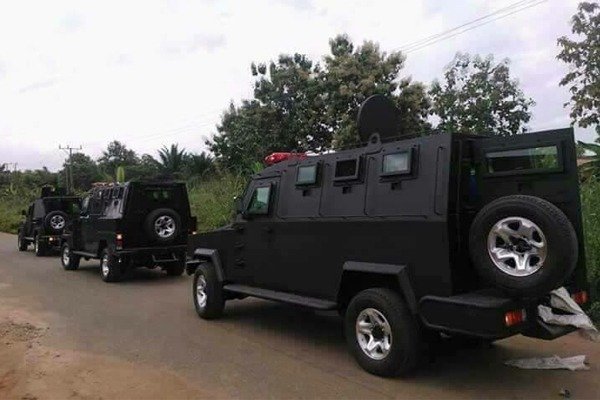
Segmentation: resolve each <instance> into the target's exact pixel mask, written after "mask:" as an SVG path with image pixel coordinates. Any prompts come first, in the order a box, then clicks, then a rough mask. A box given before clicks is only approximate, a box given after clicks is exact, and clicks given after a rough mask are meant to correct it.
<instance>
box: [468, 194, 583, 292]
mask: <svg viewBox="0 0 600 400" xmlns="http://www.w3.org/2000/svg"><path fill="white" fill-rule="evenodd" d="M578 250H579V249H578V241H577V235H576V234H575V230H574V229H573V226H572V225H571V222H570V221H569V219H568V218H567V216H566V215H565V214H564V213H563V212H562V211H561V210H560V209H559V208H558V207H556V206H555V205H553V204H552V203H550V202H548V201H546V200H543V199H540V198H538V197H533V196H522V195H516V196H506V197H501V198H499V199H497V200H494V201H492V202H491V203H489V204H488V205H486V206H485V207H484V208H483V209H481V211H479V213H478V214H477V216H476V217H475V219H474V220H473V224H472V225H471V228H470V232H469V251H470V253H471V259H472V261H473V265H474V267H475V269H476V270H477V272H478V274H479V276H481V278H482V279H483V280H484V281H486V282H488V283H489V284H491V285H493V286H496V287H498V288H500V289H502V290H503V291H505V292H507V293H508V294H511V295H515V296H526V297H537V296H541V295H544V294H546V293H548V292H550V291H551V290H553V289H556V288H557V287H559V286H561V285H562V284H563V283H564V281H565V280H566V279H567V277H568V276H569V275H570V274H571V273H572V272H573V270H574V268H575V266H576V264H577V260H578Z"/></svg>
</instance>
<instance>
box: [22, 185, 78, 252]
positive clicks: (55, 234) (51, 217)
mask: <svg viewBox="0 0 600 400" xmlns="http://www.w3.org/2000/svg"><path fill="white" fill-rule="evenodd" d="M80 201H81V199H80V198H79V197H76V196H66V195H64V193H61V192H59V191H56V190H54V189H53V188H52V187H49V186H46V187H43V188H42V195H41V197H40V198H39V199H36V200H35V201H33V202H32V203H31V204H30V205H29V207H28V208H27V210H23V211H22V214H23V216H24V217H25V219H24V220H23V222H22V223H21V226H20V227H19V230H18V235H17V240H18V243H17V246H18V248H19V251H26V250H27V248H28V247H29V245H30V244H33V247H34V250H35V255H36V256H44V255H46V254H48V253H49V252H50V251H52V250H58V249H60V237H61V235H62V233H63V230H64V229H65V226H66V225H67V223H68V222H69V221H70V220H71V219H73V218H74V217H77V216H78V215H79V202H80Z"/></svg>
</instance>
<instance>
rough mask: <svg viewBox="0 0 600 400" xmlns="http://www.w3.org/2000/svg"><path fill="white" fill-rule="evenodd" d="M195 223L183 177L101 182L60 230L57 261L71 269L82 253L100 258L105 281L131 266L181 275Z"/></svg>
mask: <svg viewBox="0 0 600 400" xmlns="http://www.w3.org/2000/svg"><path fill="white" fill-rule="evenodd" d="M195 229H196V218H194V217H192V216H191V213H190V204H189V200H188V195H187V189H186V187H185V184H184V183H176V182H128V183H124V184H100V185H96V187H94V188H93V189H92V190H90V192H89V193H88V194H87V196H85V197H84V198H83V200H82V202H81V214H80V216H79V218H78V219H76V220H74V221H73V222H72V223H71V224H70V225H69V226H68V227H67V229H66V230H65V232H64V234H63V235H62V248H61V262H62V265H63V268H64V269H66V270H75V269H77V268H78V267H79V262H80V260H81V258H84V259H86V260H89V259H91V258H95V259H100V266H101V268H100V271H101V275H102V279H103V280H104V281H105V282H115V281H119V280H121V278H122V277H123V276H124V275H125V274H126V273H127V272H128V270H130V269H131V268H135V267H147V268H155V267H161V268H162V269H164V270H166V271H167V274H169V275H181V274H182V273H183V271H184V270H185V265H186V249H187V238H188V235H189V234H190V233H192V232H193V231H194V230H195Z"/></svg>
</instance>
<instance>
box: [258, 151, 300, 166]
mask: <svg viewBox="0 0 600 400" xmlns="http://www.w3.org/2000/svg"><path fill="white" fill-rule="evenodd" d="M306 157H307V155H306V153H272V154H269V155H268V156H266V157H265V163H266V164H267V165H273V164H277V163H280V162H282V161H285V160H303V159H305V158H306Z"/></svg>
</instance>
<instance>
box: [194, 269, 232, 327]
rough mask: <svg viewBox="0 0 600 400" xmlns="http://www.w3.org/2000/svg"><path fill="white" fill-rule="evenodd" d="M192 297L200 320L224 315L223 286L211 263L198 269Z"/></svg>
mask: <svg viewBox="0 0 600 400" xmlns="http://www.w3.org/2000/svg"><path fill="white" fill-rule="evenodd" d="M192 296H193V299H194V307H195V308H196V312H197V313H198V316H199V317H200V318H202V319H215V318H219V317H220V316H221V315H223V309H224V308H225V298H224V297H223V285H222V283H221V282H219V280H218V279H217V273H216V271H215V268H214V266H213V265H212V264H211V263H202V264H200V265H199V266H198V269H196V272H195V274H194V283H193V286H192Z"/></svg>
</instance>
